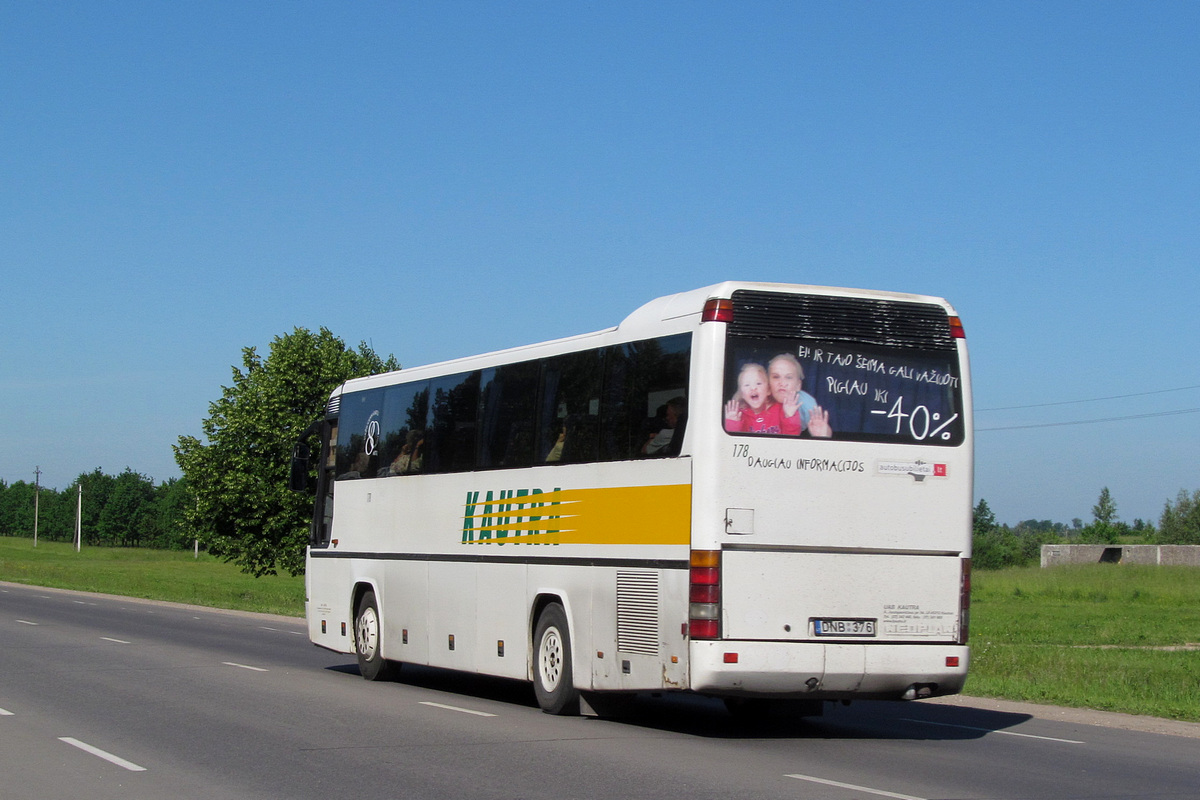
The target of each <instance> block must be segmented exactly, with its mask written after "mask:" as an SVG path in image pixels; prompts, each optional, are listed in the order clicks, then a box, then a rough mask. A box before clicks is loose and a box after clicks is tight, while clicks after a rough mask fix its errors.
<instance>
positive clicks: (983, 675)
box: [0, 537, 1200, 722]
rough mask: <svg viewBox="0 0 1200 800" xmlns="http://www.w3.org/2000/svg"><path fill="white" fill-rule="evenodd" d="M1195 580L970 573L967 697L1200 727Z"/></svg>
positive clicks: (150, 553) (17, 543)
mask: <svg viewBox="0 0 1200 800" xmlns="http://www.w3.org/2000/svg"><path fill="white" fill-rule="evenodd" d="M0 580H5V581H13V582H16V583H26V584H31V585H35V586H54V587H59V588H63V589H78V590H81V591H87V592H103V593H105V594H118V595H125V596H131V597H144V598H149V599H153V600H170V601H174V602H179V603H191V604H194V605H201V606H211V607H215V608H232V609H241V610H246V611H264V612H269V613H274V614H284V615H287V616H301V615H303V613H304V579H303V577H297V578H293V577H290V576H268V577H263V578H254V577H252V576H250V575H246V574H245V573H243V572H241V571H240V570H239V569H238V568H237V567H236V566H234V565H232V564H226V563H224V562H222V561H220V560H218V559H215V558H213V557H211V556H208V555H206V554H201V555H200V558H199V559H196V558H193V556H192V554H191V553H186V552H184V553H181V552H167V551H161V550H141V549H116V548H95V547H91V548H89V547H85V548H84V549H83V552H80V553H76V552H75V551H74V549H73V548H72V547H71V546H70V545H67V544H63V543H60V542H46V541H42V542H40V543H39V544H38V546H37V548H36V549H35V548H34V547H33V542H32V540H30V539H22V538H12V537H0ZM1189 644H1193V645H1194V644H1200V569H1197V568H1194V567H1139V566H1130V565H1110V564H1097V565H1089V566H1084V567H1056V568H1053V569H1045V570H1043V569H1039V568H1036V567H1032V568H1026V569H1010V570H1000V571H996V572H989V571H983V570H980V571H977V572H976V573H975V575H974V576H973V592H972V600H971V672H970V676H969V677H968V679H967V686H966V693H967V694H972V695H976V696H982V697H999V698H1004V699H1008V700H1026V701H1030V702H1034V703H1050V704H1054V705H1064V706H1075V707H1080V708H1097V709H1103V710H1107V711H1123V712H1126V713H1130V714H1149V715H1152V716H1158V717H1169V718H1173V719H1180V720H1189V721H1193V722H1200V650H1180V651H1170V650H1165V649H1155V648H1168V647H1180V646H1183V645H1189Z"/></svg>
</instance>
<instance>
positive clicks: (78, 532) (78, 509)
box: [75, 483, 83, 553]
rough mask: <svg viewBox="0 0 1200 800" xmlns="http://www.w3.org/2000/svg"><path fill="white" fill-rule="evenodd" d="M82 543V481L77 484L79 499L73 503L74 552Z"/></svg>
mask: <svg viewBox="0 0 1200 800" xmlns="http://www.w3.org/2000/svg"><path fill="white" fill-rule="evenodd" d="M82 544H83V483H80V484H79V499H78V500H77V501H76V504H75V552H76V553H78V552H79V548H80V546H82Z"/></svg>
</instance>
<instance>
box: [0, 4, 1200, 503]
mask: <svg viewBox="0 0 1200 800" xmlns="http://www.w3.org/2000/svg"><path fill="white" fill-rule="evenodd" d="M1198 37H1200V4H1196V3H1172V2H1157V3H1141V2H1128V3H1102V2H1078V3H1055V2H1050V3H1033V2H1028V3H1003V4H1001V3H995V4H991V3H973V2H969V3H963V2H948V3H823V2H779V3H757V2H745V3H716V2H683V3H670V2H665V3H653V4H645V3H619V2H618V3H590V4H583V3H570V2H567V3H550V2H540V3H535V2H529V3H487V2H472V3H422V4H417V3H381V4H376V3H369V2H363V3H354V4H333V3H302V2H292V3H260V2H228V3H224V2H205V3H167V2H145V3H133V2H111V3H90V2H80V3H58V2H41V3H6V4H4V5H3V6H2V7H0V187H2V188H0V268H2V275H3V279H2V280H3V284H2V285H3V292H2V293H0V311H2V314H0V332H2V336H3V338H2V342H3V345H4V346H3V349H2V351H0V353H2V354H0V391H3V394H4V396H5V398H6V401H7V402H8V403H9V412H8V413H7V414H5V415H4V416H3V419H2V420H0V442H2V444H0V479H3V480H5V481H8V482H9V483H12V482H15V481H17V480H26V481H32V480H33V473H34V468H35V466H39V467H40V468H41V470H42V482H43V484H45V485H49V486H55V487H58V488H65V487H66V486H68V485H69V484H70V483H71V482H72V481H73V480H74V479H75V477H76V476H77V475H78V474H79V473H81V472H88V471H91V470H92V469H94V468H96V467H100V468H101V469H103V470H104V471H106V472H110V473H117V472H120V471H122V470H123V469H124V468H125V467H127V466H128V467H131V468H133V469H134V470H135V471H137V472H141V473H143V474H146V475H149V476H150V477H153V478H155V479H157V480H163V479H166V478H169V477H173V476H176V475H178V470H177V468H176V466H175V463H174V459H173V456H172V452H171V445H172V444H173V443H174V442H175V441H176V439H177V438H178V436H179V435H181V434H190V435H199V433H200V421H201V420H202V419H203V418H204V417H205V416H207V414H208V404H209V403H210V402H211V401H213V400H215V399H216V398H217V397H218V396H219V395H220V390H221V386H222V385H225V384H228V383H229V381H230V368H231V366H233V365H240V363H241V349H242V348H243V347H246V346H255V347H257V348H258V349H259V351H260V352H261V353H263V354H266V352H267V349H268V345H269V343H270V341H271V339H272V338H273V337H275V336H277V335H280V334H284V333H288V332H290V331H291V330H292V329H293V328H295V327H307V328H311V329H316V328H317V327H320V326H325V327H328V328H329V329H330V330H332V331H333V332H334V333H335V334H336V335H338V336H340V337H341V338H343V339H344V340H345V341H347V342H348V343H350V344H356V343H357V342H359V341H360V340H365V341H368V342H369V343H370V344H371V345H372V346H373V347H374V348H375V350H376V351H378V352H379V353H381V354H388V353H394V354H395V355H396V356H397V357H398V358H399V359H400V361H401V363H403V364H406V365H416V364H421V363H427V362H430V361H435V360H440V359H443V358H449V357H454V356H460V355H468V354H471V353H475V352H482V351H485V350H491V349H496V348H500V347H507V346H513V345H519V344H526V343H531V342H535V341H541V340H545V339H551V338H557V337H560V336H565V335H570V334H574V333H583V332H586V331H590V330H596V329H600V328H604V327H608V326H610V325H613V324H615V323H616V322H618V321H619V320H620V319H621V318H622V317H624V316H625V315H626V314H627V313H629V312H630V311H632V310H633V309H634V308H636V307H637V306H639V305H640V304H642V303H643V302H645V301H646V300H649V299H652V298H654V297H657V296H660V295H663V294H668V293H672V292H675V291H683V290H686V289H691V288H695V287H699V286H704V285H707V284H710V283H715V282H718V281H721V280H726V279H745V280H777V281H787V282H796V283H814V284H827V285H837V286H854V287H867V288H879V289H892V290H897V291H910V292H919V293H927V294H935V295H942V296H945V297H947V298H949V299H950V300H951V302H953V303H954V304H955V305H956V307H957V308H958V311H959V312H960V313H961V315H962V317H963V319H964V322H965V326H966V330H967V336H968V343H969V345H970V347H971V352H972V371H973V377H974V381H975V405H976V408H977V416H976V423H977V429H978V431H979V433H978V437H977V449H976V454H977V469H976V494H977V496H982V497H984V498H986V499H987V500H988V502H989V504H990V505H991V507H992V509H993V510H994V511H995V512H996V514H997V517H998V518H999V519H1000V520H1001V521H1003V522H1012V523H1015V522H1017V521H1018V520H1022V519H1028V518H1037V519H1053V520H1056V521H1063V522H1069V521H1070V520H1071V519H1072V518H1074V517H1080V518H1082V519H1084V520H1085V521H1086V520H1088V519H1090V516H1091V506H1092V505H1093V504H1094V503H1095V502H1096V498H1097V496H1098V495H1099V492H1100V489H1101V487H1103V486H1108V487H1109V488H1110V490H1111V492H1112V494H1113V497H1114V499H1115V500H1116V502H1117V507H1118V515H1119V516H1120V517H1121V518H1122V519H1125V520H1127V521H1132V520H1133V519H1134V518H1136V517H1141V518H1146V519H1153V520H1155V521H1156V520H1157V518H1158V515H1159V513H1160V512H1161V510H1162V507H1163V503H1164V501H1165V500H1167V499H1168V498H1174V496H1175V495H1176V493H1177V492H1178V491H1179V490H1180V489H1188V490H1189V491H1190V490H1193V489H1196V488H1200V474H1198V470H1197V466H1198V459H1197V449H1198V448H1197V445H1198V443H1200V413H1196V412H1197V411H1198V410H1200V367H1198V363H1200V362H1198V359H1197V358H1196V355H1195V352H1194V351H1195V349H1196V345H1197V342H1198V341H1200V335H1198V334H1200V322H1198V321H1197V314H1196V311H1195V307H1196V299H1197V297H1200V277H1198V275H1200V271H1198V270H1197V264H1198V263H1200V224H1198V223H1197V219H1200V48H1198V47H1197V46H1196V42H1197V40H1198ZM1100 398H1113V399H1100ZM1018 406H1019V407H1020V408H1014V407H1018ZM1170 412H1186V413H1170ZM1151 415H1154V416H1151ZM1084 420H1108V421H1105V422H1094V423H1089V424H1060V423H1076V422H1080V421H1084ZM1034 426H1049V427H1034Z"/></svg>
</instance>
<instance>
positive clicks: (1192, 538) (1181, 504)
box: [1158, 489, 1200, 544]
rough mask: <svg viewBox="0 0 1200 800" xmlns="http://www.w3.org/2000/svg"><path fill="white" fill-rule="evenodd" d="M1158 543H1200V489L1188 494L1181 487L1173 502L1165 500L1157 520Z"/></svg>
mask: <svg viewBox="0 0 1200 800" xmlns="http://www.w3.org/2000/svg"><path fill="white" fill-rule="evenodd" d="M1158 542H1159V543H1160V544H1200V489H1197V490H1196V491H1194V492H1192V494H1190V495H1189V494H1188V493H1187V492H1186V491H1184V490H1183V489H1180V490H1179V496H1178V497H1176V498H1175V502H1174V504H1172V503H1171V501H1169V500H1168V501H1167V504H1166V506H1165V507H1164V508H1163V512H1162V517H1161V518H1160V519H1159V521H1158Z"/></svg>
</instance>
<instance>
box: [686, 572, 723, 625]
mask: <svg viewBox="0 0 1200 800" xmlns="http://www.w3.org/2000/svg"><path fill="white" fill-rule="evenodd" d="M689 583H690V585H689V587H688V600H689V603H688V635H689V636H690V637H691V638H693V639H719V638H721V551H720V550H693V551H692V558H691V577H690V579H689Z"/></svg>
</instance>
